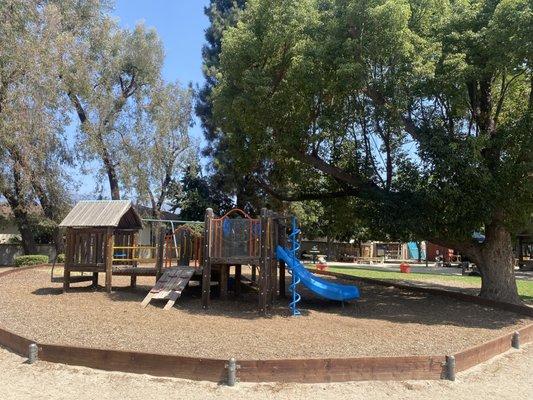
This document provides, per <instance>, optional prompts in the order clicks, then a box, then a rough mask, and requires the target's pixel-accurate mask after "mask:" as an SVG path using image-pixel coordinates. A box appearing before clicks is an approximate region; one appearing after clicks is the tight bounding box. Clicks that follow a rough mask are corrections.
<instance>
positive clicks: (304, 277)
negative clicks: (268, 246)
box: [276, 246, 359, 301]
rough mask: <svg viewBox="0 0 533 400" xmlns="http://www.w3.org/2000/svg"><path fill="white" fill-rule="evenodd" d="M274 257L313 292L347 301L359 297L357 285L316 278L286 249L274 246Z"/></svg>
mask: <svg viewBox="0 0 533 400" xmlns="http://www.w3.org/2000/svg"><path fill="white" fill-rule="evenodd" d="M276 257H277V258H278V260H282V261H284V262H285V264H287V267H288V268H290V270H291V272H292V274H293V276H297V277H298V278H300V281H301V283H302V284H303V285H305V287H307V288H308V289H309V290H311V291H312V292H313V293H316V294H317V295H319V296H321V297H324V298H326V299H330V300H338V301H348V300H355V299H358V298H359V289H358V288H357V286H352V285H341V284H340V283H333V282H329V281H327V280H324V279H320V278H318V277H317V276H316V275H313V274H312V273H311V272H309V271H308V270H307V268H305V267H304V266H303V265H302V263H301V262H300V261H299V260H298V259H297V258H295V257H293V255H292V254H291V251H290V250H287V249H285V248H283V247H281V246H277V247H276Z"/></svg>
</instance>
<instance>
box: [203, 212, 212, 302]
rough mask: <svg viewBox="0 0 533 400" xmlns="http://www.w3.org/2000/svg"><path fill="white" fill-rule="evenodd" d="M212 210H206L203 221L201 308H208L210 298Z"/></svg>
mask: <svg viewBox="0 0 533 400" xmlns="http://www.w3.org/2000/svg"><path fill="white" fill-rule="evenodd" d="M213 216H214V214H213V209H212V208H208V209H207V210H206V212H205V219H204V221H205V222H204V266H203V270H202V308H203V309H204V310H206V309H208V308H209V302H210V297H211V258H210V257H211V254H210V253H211V249H210V245H211V244H210V242H211V240H210V239H211V219H213Z"/></svg>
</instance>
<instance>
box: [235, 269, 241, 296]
mask: <svg viewBox="0 0 533 400" xmlns="http://www.w3.org/2000/svg"><path fill="white" fill-rule="evenodd" d="M241 277H242V265H240V264H237V265H235V296H240V295H241Z"/></svg>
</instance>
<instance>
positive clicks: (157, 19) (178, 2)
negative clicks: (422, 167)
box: [79, 0, 209, 198]
mask: <svg viewBox="0 0 533 400" xmlns="http://www.w3.org/2000/svg"><path fill="white" fill-rule="evenodd" d="M208 3H209V0H116V3H115V9H114V11H113V13H112V14H113V15H114V16H115V17H117V18H118V19H119V22H120V24H121V26H123V27H125V28H134V27H135V25H136V24H137V23H138V22H141V21H142V22H144V24H145V25H146V26H148V27H153V28H155V29H156V30H157V32H158V34H159V36H160V37H161V39H162V41H163V45H164V47H165V64H164V67H163V77H164V79H165V80H167V81H176V80H178V81H179V82H180V83H182V84H183V85H186V84H188V83H189V82H192V83H193V85H196V84H200V85H201V84H202V82H203V76H202V46H203V44H204V33H205V29H206V28H207V27H208V25H209V20H208V19H207V17H206V16H205V14H204V7H205V6H206V5H207V4H208ZM191 133H192V135H193V136H194V137H196V138H198V139H201V138H202V132H201V128H200V124H199V122H198V121H197V122H196V124H195V126H194V127H193V128H192V131H191ZM79 177H80V181H81V188H80V192H79V195H80V196H81V197H89V198H90V197H94V188H95V182H94V177H93V176H91V175H85V176H82V175H81V174H80V175H79ZM104 189H105V190H106V191H107V189H108V184H107V182H104Z"/></svg>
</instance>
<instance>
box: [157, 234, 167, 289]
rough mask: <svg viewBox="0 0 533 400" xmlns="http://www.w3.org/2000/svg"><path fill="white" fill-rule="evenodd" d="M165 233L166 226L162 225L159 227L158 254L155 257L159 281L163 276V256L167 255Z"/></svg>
mask: <svg viewBox="0 0 533 400" xmlns="http://www.w3.org/2000/svg"><path fill="white" fill-rule="evenodd" d="M165 233H166V228H165V227H164V226H162V227H161V228H159V238H158V244H157V256H156V259H155V281H156V282H157V281H158V280H159V278H161V274H162V273H163V258H164V257H165Z"/></svg>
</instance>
